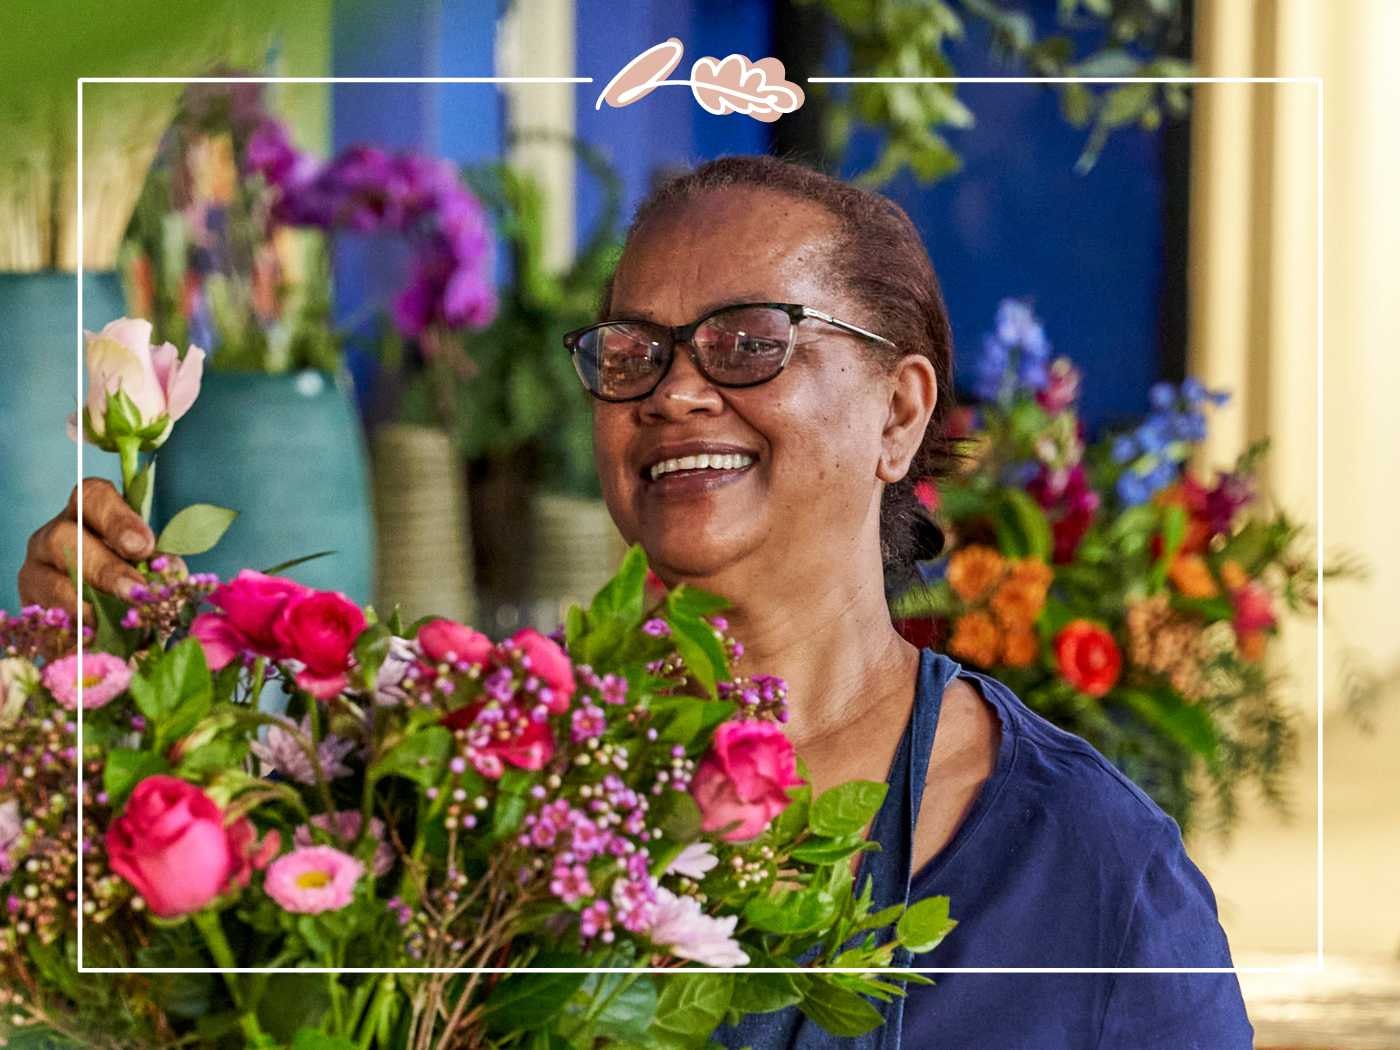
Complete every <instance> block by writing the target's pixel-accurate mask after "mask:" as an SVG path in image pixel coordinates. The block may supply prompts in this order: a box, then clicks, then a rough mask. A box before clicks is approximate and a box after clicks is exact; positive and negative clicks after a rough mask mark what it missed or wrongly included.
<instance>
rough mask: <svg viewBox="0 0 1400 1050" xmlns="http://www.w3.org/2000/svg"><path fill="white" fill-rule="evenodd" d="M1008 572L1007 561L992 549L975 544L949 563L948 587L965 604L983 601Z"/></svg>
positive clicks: (955, 555)
mask: <svg viewBox="0 0 1400 1050" xmlns="http://www.w3.org/2000/svg"><path fill="white" fill-rule="evenodd" d="M1005 572H1006V559H1005V558H1003V557H1002V556H1001V554H999V553H998V552H997V551H996V550H994V549H993V548H991V547H983V546H979V545H976V544H974V545H973V546H971V547H964V548H963V549H962V550H960V551H958V552H957V553H956V554H954V555H953V557H952V558H951V559H950V560H949V562H948V586H950V587H952V588H953V593H955V594H956V595H957V596H958V597H959V598H961V599H962V600H963V601H965V602H975V601H978V600H979V599H981V597H982V596H983V595H985V594H986V593H987V592H988V591H989V590H991V589H992V588H993V587H995V586H996V585H997V583H998V582H999V581H1000V580H1001V577H1002V575H1003V574H1004V573H1005Z"/></svg>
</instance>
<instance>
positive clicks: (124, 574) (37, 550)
mask: <svg viewBox="0 0 1400 1050" xmlns="http://www.w3.org/2000/svg"><path fill="white" fill-rule="evenodd" d="M82 488H83V531H82V537H81V538H82V544H83V579H84V580H85V581H86V582H88V583H90V584H92V586H94V587H96V588H97V589H98V590H100V591H106V592H108V593H109V594H115V595H117V596H118V597H119V598H126V597H128V596H129V595H130V593H131V588H132V587H133V586H134V585H136V584H139V583H144V582H145V581H144V579H143V578H142V576H141V574H140V573H139V572H137V571H136V569H135V567H134V566H133V565H132V564H130V563H131V562H137V561H140V560H142V559H143V558H149V557H150V556H151V555H152V554H154V553H155V544H156V538H155V535H154V533H152V532H151V529H150V526H149V525H147V524H146V523H145V522H144V521H142V520H141V515H139V514H137V513H136V512H135V511H134V510H132V509H131V508H130V507H129V506H127V503H126V500H124V499H122V495H121V493H120V492H118V491H117V490H116V489H115V488H114V487H113V486H112V483H111V482H110V481H105V480H103V479H102V478H85V479H84V480H83V482H82ZM78 541H79V535H78V489H77V488H76V487H74V489H73V494H72V495H71V496H69V497H68V506H67V507H65V508H64V509H63V512H62V513H61V514H59V515H58V517H56V518H54V519H53V520H52V521H50V522H49V523H48V524H46V525H43V526H41V527H40V528H39V529H38V530H37V531H36V532H35V533H34V535H32V536H30V537H29V551H28V553H27V555H26V556H25V559H24V565H22V566H21V567H20V570H19V596H20V600H21V601H22V602H24V603H26V604H29V603H35V604H38V605H43V606H48V607H61V608H64V609H67V610H68V611H69V612H70V613H76V611H77V601H78V592H77V590H76V589H75V588H74V586H73V581H72V578H71V577H70V575H69V566H70V565H75V564H76V563H77V550H78ZM87 615H90V611H89V613H88V614H87ZM85 618H86V617H85Z"/></svg>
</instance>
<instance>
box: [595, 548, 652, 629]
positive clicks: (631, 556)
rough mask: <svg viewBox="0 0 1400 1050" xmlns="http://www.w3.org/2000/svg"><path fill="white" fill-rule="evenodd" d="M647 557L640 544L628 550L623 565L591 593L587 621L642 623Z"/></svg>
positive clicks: (626, 623) (596, 623)
mask: <svg viewBox="0 0 1400 1050" xmlns="http://www.w3.org/2000/svg"><path fill="white" fill-rule="evenodd" d="M646 580H647V556H646V553H645V552H644V551H643V550H642V546H641V544H639V543H634V544H632V546H631V547H629V548H628V549H627V555H626V557H624V558H623V559H622V565H621V567H620V568H619V569H618V570H617V575H615V576H614V577H613V578H612V579H611V580H609V581H608V582H607V583H606V584H604V585H603V588H602V589H601V590H600V591H599V592H598V593H597V594H596V595H595V596H594V598H593V604H592V605H591V606H590V607H589V609H588V620H589V623H590V624H592V625H593V626H595V627H596V626H598V625H599V624H600V623H601V622H602V621H603V620H619V621H621V622H622V623H623V624H624V625H625V626H626V627H627V628H629V629H630V628H632V627H635V626H637V625H638V624H640V623H641V622H642V610H643V607H644V606H643V603H644V600H645V596H646Z"/></svg>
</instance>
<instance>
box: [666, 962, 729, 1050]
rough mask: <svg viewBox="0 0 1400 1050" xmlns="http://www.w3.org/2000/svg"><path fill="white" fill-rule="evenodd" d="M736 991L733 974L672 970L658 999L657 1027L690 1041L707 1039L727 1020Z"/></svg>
mask: <svg viewBox="0 0 1400 1050" xmlns="http://www.w3.org/2000/svg"><path fill="white" fill-rule="evenodd" d="M733 994H734V975H733V974H728V973H695V972H691V973H677V974H675V975H674V976H672V975H669V974H668V975H666V976H665V977H664V978H663V979H662V989H661V996H660V998H659V999H658V1000H657V1003H656V1021H655V1027H656V1028H658V1029H660V1030H661V1032H662V1033H667V1034H670V1035H672V1036H679V1037H680V1038H681V1039H683V1040H685V1041H687V1042H690V1041H692V1040H699V1041H700V1042H702V1043H703V1041H704V1040H705V1039H706V1038H707V1037H708V1036H709V1035H710V1033H711V1032H713V1031H714V1030H715V1028H717V1027H718V1026H719V1024H720V1022H721V1021H723V1020H724V1014H725V1011H726V1010H728V1009H729V1002H730V1000H731V998H732V997H733Z"/></svg>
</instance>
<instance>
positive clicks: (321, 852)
mask: <svg viewBox="0 0 1400 1050" xmlns="http://www.w3.org/2000/svg"><path fill="white" fill-rule="evenodd" d="M364 870H365V866H364V865H363V864H361V863H360V862H359V861H358V860H356V859H355V858H354V857H352V856H350V854H348V853H343V852H341V851H340V850H338V849H335V848H333V847H331V846H306V847H303V848H302V849H297V850H293V851H292V852H291V853H288V854H287V855H286V856H284V857H278V858H277V859H276V860H274V861H273V862H272V863H271V864H269V865H268V866H267V875H266V876H265V877H264V879H263V889H265V890H266V891H267V895H268V896H269V897H271V898H272V899H273V900H275V901H276V902H277V903H278V904H279V905H281V906H282V908H283V909H284V910H286V911H290V912H295V913H297V914H299V915H316V914H318V913H319V912H323V911H337V910H339V909H341V908H343V907H345V906H346V905H347V904H349V903H350V901H351V900H352V899H353V898H354V896H355V883H357V882H358V881H359V880H360V876H361V875H362V874H364Z"/></svg>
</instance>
